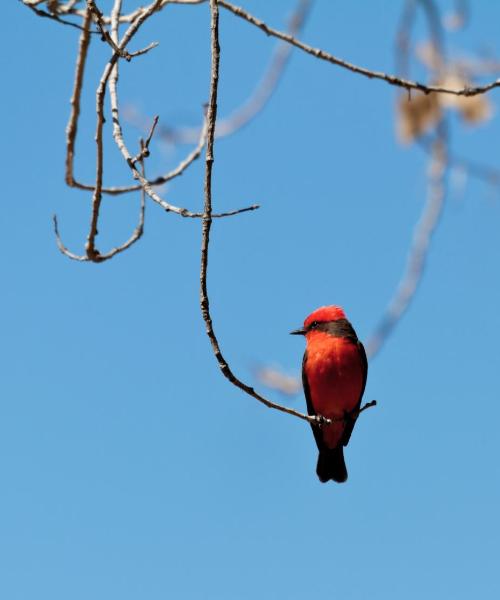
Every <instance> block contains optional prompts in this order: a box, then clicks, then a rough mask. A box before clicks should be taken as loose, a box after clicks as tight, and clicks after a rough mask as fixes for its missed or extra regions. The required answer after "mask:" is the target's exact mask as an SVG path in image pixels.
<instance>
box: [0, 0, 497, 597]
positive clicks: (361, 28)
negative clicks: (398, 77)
mask: <svg viewBox="0 0 500 600" xmlns="http://www.w3.org/2000/svg"><path fill="white" fill-rule="evenodd" d="M109 4H110V3H109V2H108V3H105V2H102V3H101V5H102V7H103V8H106V7H107V6H109ZM243 4H244V5H245V6H246V7H247V8H248V9H251V10H252V11H253V12H254V13H255V14H256V15H257V16H261V17H263V18H265V19H268V20H269V22H270V23H271V24H275V25H276V26H277V27H280V28H283V27H284V26H285V22H286V16H287V15H289V14H290V11H291V9H292V7H293V5H294V3H293V2H292V1H291V0H286V1H285V0H283V1H280V2H277V1H276V2H266V1H265V0H245V2H243ZM471 4H472V3H471ZM128 5H129V6H133V5H134V3H130V2H129V3H128ZM439 5H440V7H441V9H442V10H443V11H444V10H446V9H447V8H449V6H450V5H451V3H449V2H439ZM400 9H401V2H384V1H382V0H377V1H370V2H367V1H365V2H340V1H336V0H335V1H327V0H319V1H318V2H316V3H315V5H314V8H313V10H312V13H311V16H310V19H309V21H308V23H307V26H306V28H305V31H304V32H303V33H302V37H303V39H305V40H306V41H308V42H310V43H312V44H313V45H317V46H321V47H324V48H326V49H328V50H330V51H332V52H333V53H335V54H337V55H339V56H341V57H344V58H346V59H348V60H352V61H353V62H356V63H359V64H362V65H366V66H368V67H371V68H374V69H381V70H386V71H392V70H393V41H394V32H395V28H396V24H397V21H398V16H399V11H400ZM2 12H3V23H4V25H3V32H2V36H0V50H1V51H0V62H1V69H2V74H3V93H2V97H1V104H2V115H3V117H4V118H3V123H2V139H3V143H2V145H1V153H2V161H1V162H2V165H3V185H2V197H3V209H2V216H1V219H2V227H1V231H2V235H1V236H0V256H1V258H0V277H1V281H2V294H1V299H0V303H1V311H0V327H1V337H0V361H1V362H0V364H1V365H2V375H1V378H0V382H1V383H0V389H1V401H0V486H1V488H0V596H1V597H2V598H5V599H6V600H7V599H8V600H33V599H37V600H45V599H47V600H49V599H50V600H68V599H71V600H88V599H89V598H92V600H110V599H114V598H119V599H120V600H132V599H134V600H135V599H137V598H141V599H142V598H144V599H146V598H147V599H148V600H159V599H164V598H176V599H179V600H188V599H189V600H190V599H214V600H215V599H216V600H226V599H227V600H233V599H241V600H246V599H248V600H250V599H252V600H253V599H255V598H260V599H262V600H268V599H282V598H286V599H287V600H295V599H302V598H315V597H317V598H320V597H321V598H331V599H336V598H339V599H343V600H344V599H345V600H347V599H352V600H361V599H365V598H370V599H380V600H382V599H383V600H392V599H394V600H399V599H401V598H404V599H405V600H411V599H421V598H427V599H429V600H434V599H436V600H437V599H442V598H454V599H455V600H460V599H470V598H472V597H477V598H482V599H484V600H488V599H493V598H498V597H500V584H499V578H498V561H499V544H500V525H499V518H498V507H499V506H500V468H499V462H498V457H499V453H500V443H499V438H498V433H497V432H498V423H499V420H500V403H499V400H500V397H499V396H500V394H499V388H500V385H499V383H498V371H499V359H500V351H499V348H498V342H497V340H498V334H499V331H500V316H499V315H500V311H499V306H500V286H499V268H500V242H499V239H500V238H499V227H500V204H499V198H498V193H497V192H496V191H494V190H493V191H492V189H491V188H490V187H488V186H486V185H485V184H484V183H481V182H477V181H474V180H468V181H467V185H466V188H465V190H464V191H463V193H462V194H461V195H457V194H454V193H453V189H452V190H451V193H450V194H449V195H448V197H447V206H446V209H445V213H444V218H443V220H442V223H441V225H440V227H439V230H438V232H437V235H436V238H435V240H434V244H433V247H432V250H431V253H430V262H429V267H428V269H427V272H426V273H425V277H424V280H423V282H422V286H421V288H420V290H419V292H418V295H417V297H416V299H415V302H414V304H413V305H412V307H411V309H410V311H409V312H408V314H407V316H406V317H405V318H404V320H403V322H402V323H401V324H400V326H399V327H398V328H397V330H396V331H395V333H394V335H393V336H392V337H391V339H390V340H389V342H388V344H387V345H386V346H385V347H384V349H383V351H382V352H381V353H380V354H379V355H378V356H377V358H376V359H374V360H373V362H372V364H371V365H370V372H369V377H368V386H367V392H366V399H368V400H369V399H372V398H376V399H377V400H378V401H379V406H378V408H376V409H372V410H370V411H369V412H367V413H366V414H365V415H363V417H362V418H361V419H360V420H359V422H358V424H357V427H356V430H355V432H354V434H353V437H352V440H351V444H350V445H349V447H348V449H347V452H346V456H347V462H348V468H349V474H350V478H349V481H348V482H347V483H346V484H345V485H342V486H339V485H334V484H329V485H321V484H320V483H319V482H318V480H317V478H316V475H315V472H314V469H315V461H316V449H315V444H314V441H313V438H312V434H311V431H310V429H309V427H308V426H307V425H305V424H304V423H303V422H301V421H299V420H297V419H294V418H292V417H288V416H286V415H282V414H279V413H276V412H273V411H270V410H268V409H266V408H264V407H262V406H261V405H259V404H258V403H257V402H256V401H254V400H253V399H251V398H249V397H246V396H245V395H243V394H242V393H241V392H240V391H238V390H237V389H236V388H234V387H232V386H230V385H229V384H228V383H227V382H226V381H225V380H224V379H223V378H222V376H221V375H220V373H219V372H218V369H217V366H216V363H215V360H214V358H213V356H212V355H211V351H210V348H209V344H208V341H207V339H206V338H205V336H204V326H203V323H202V320H201V316H200V312H199V307H198V278H199V275H198V269H199V247H200V223H199V222H197V221H192V220H183V219H181V218H179V217H177V216H175V215H167V214H165V213H163V212H162V211H161V210H160V209H159V208H158V207H157V206H154V205H151V204H150V205H148V211H147V222H146V233H145V236H144V239H143V240H142V241H141V242H140V243H139V244H138V245H137V246H135V247H134V248H133V249H132V250H130V251H129V252H127V253H126V254H123V255H121V256H119V257H117V258H115V259H114V260H112V261H111V262H109V263H106V264H102V265H92V264H79V263H75V262H71V261H69V260H67V259H66V258H64V257H63V256H62V255H61V254H60V253H59V252H58V250H57V248H56V245H55V242H54V236H53V232H52V225H51V215H52V214H53V213H54V212H57V214H58V215H59V218H60V226H61V232H62V235H63V237H64V240H65V242H66V243H67V245H68V246H69V247H70V248H71V249H72V250H74V251H80V252H81V251H82V249H83V245H84V240H85V235H86V230H87V226H88V220H89V202H90V199H89V196H88V194H85V193H81V192H77V191H71V190H68V189H66V187H65V185H64V182H63V173H64V128H65V124H66V120H67V116H68V111H69V96H70V91H71V86H72V80H73V69H74V65H73V61H74V51H75V48H76V44H77V38H78V32H77V31H76V30H73V29H71V28H66V27H62V26H59V25H57V24H55V23H52V22H50V21H48V20H45V19H44V20H42V19H38V18H36V17H35V16H34V15H33V14H31V13H30V12H29V11H28V10H27V9H25V8H24V7H23V6H22V5H21V4H20V3H18V2H6V3H5V6H4V7H3V8H2ZM208 22H209V14H208V7H207V6H201V7H192V8H189V7H184V8H183V7H169V8H168V9H167V10H165V11H164V12H163V14H162V15H161V16H158V17H157V18H156V19H153V20H151V21H150V22H149V24H148V25H147V26H146V27H144V29H143V31H142V33H141V35H140V36H138V38H137V40H136V41H135V42H134V44H133V45H132V46H133V48H134V49H135V48H138V47H141V46H142V45H144V44H145V43H148V42H150V41H152V40H159V41H160V42H161V44H160V46H159V47H158V49H157V50H155V51H154V52H151V53H150V54H148V55H147V56H143V57H141V58H140V59H137V60H136V61H133V63H132V64H130V65H123V67H122V77H121V93H122V99H123V102H126V103H128V104H131V105H134V106H136V107H137V108H138V109H140V110H141V111H142V112H143V113H144V114H145V115H148V116H152V115H154V114H156V113H159V114H160V116H161V119H162V122H163V123H171V124H175V125H182V124H188V125H195V124H197V123H198V122H199V114H200V106H201V104H202V103H203V102H205V101H206V99H207V90H208V65H209V56H208V53H207V50H208ZM499 23H500V5H497V3H494V2H486V1H482V2H474V3H473V6H472V8H471V22H470V24H469V26H468V28H467V29H466V30H465V31H463V32H459V33H455V34H452V35H450V37H449V38H448V40H447V45H448V50H449V51H450V52H451V53H453V52H455V53H457V52H474V51H481V50H484V49H487V48H490V49H491V50H492V51H493V52H495V53H496V55H497V56H498V55H499V54H500V41H499V40H500V37H499V36H500V29H499ZM424 25H425V23H424V21H423V19H422V18H421V17H420V18H419V22H418V27H417V30H416V34H415V37H416V39H420V40H422V39H424V38H425V27H424ZM221 47H222V62H221V89H220V114H221V115H225V114H228V113H229V112H230V111H231V110H233V109H234V108H235V107H236V106H238V105H239V104H240V103H241V102H242V101H243V100H244V99H245V98H246V97H247V96H248V94H249V93H250V91H251V90H252V89H253V87H254V85H255V83H256V81H258V79H259V77H260V76H261V74H262V73H263V70H264V68H265V66H266V64H267V61H268V59H269V56H270V53H271V51H272V48H273V47H274V42H273V40H270V39H268V38H266V36H264V35H263V34H262V33H261V32H259V31H257V30H256V29H254V28H252V27H250V26H249V25H248V24H246V23H244V22H243V21H240V20H238V19H236V18H235V17H233V16H231V15H229V14H227V13H225V12H224V11H222V14H221ZM93 49H94V51H93V54H92V59H91V63H90V67H91V69H93V70H92V74H90V73H91V71H90V70H89V78H88V79H87V81H86V87H85V101H86V104H85V109H84V115H83V117H82V121H81V125H80V137H79V141H78V148H77V169H76V170H77V176H78V177H80V178H81V179H84V180H87V181H89V180H90V181H91V180H92V177H93V173H94V144H93V141H92V138H93V133H94V122H95V115H94V100H93V90H95V87H96V77H97V73H100V72H101V70H102V68H103V65H104V61H105V60H106V57H107V56H109V50H108V49H107V48H106V47H104V45H102V44H101V43H100V42H99V41H98V40H95V41H94V44H93ZM498 97H499V96H498V92H493V93H492V94H491V98H492V100H494V101H495V103H497V101H498ZM395 98H396V92H395V90H394V88H391V87H390V86H388V85H386V84H384V83H382V82H377V81H370V80H367V79H364V78H361V77H359V76H356V75H353V74H350V73H347V72H345V71H343V70H341V69H338V68H336V67H333V66H331V65H328V64H325V63H322V62H319V61H316V60H315V59H313V58H311V57H309V56H305V55H303V54H300V53H299V52H297V53H295V54H294V56H293V58H292V61H291V64H290V66H289V69H288V70H287V72H286V75H285V77H284V79H283V81H282V83H281V85H280V87H279V89H278V90H277V92H276V94H275V96H274V98H273V99H272V101H271V102H270V104H269V105H268V107H267V108H266V109H265V111H264V112H263V113H262V114H261V115H260V117H259V118H258V119H257V120H255V121H254V122H253V123H252V124H251V125H249V126H248V127H246V128H245V129H244V130H242V131H241V132H240V133H239V134H238V135H235V136H234V137H231V138H228V139H224V140H221V141H220V142H218V143H217V146H216V164H215V179H214V186H215V189H214V199H215V204H216V206H217V209H220V210H222V209H229V208H233V207H238V206H242V205H245V204H248V203H253V202H258V203H260V204H261V205H262V208H261V210H260V211H258V212H255V213H249V214H244V215H241V216H238V217H235V218H233V219H227V220H224V221H221V222H217V223H215V224H214V230H213V238H212V247H211V262H210V273H209V288H210V292H211V298H212V306H213V317H214V324H215V327H216V330H217V332H218V334H219V335H220V340H221V344H222V348H223V350H224V351H225V353H226V354H227V358H228V359H229V360H230V362H231V364H232V365H233V367H234V370H235V371H236V373H237V374H239V375H241V376H242V377H243V378H244V379H245V380H247V381H252V376H253V375H252V369H253V367H254V365H255V364H256V363H264V364H277V365H280V366H281V368H283V369H284V370H285V371H287V372H289V373H297V374H298V373H299V369H300V362H301V358H302V352H303V340H302V339H297V338H291V337H290V336H289V335H288V332H289V331H290V330H291V329H293V328H295V327H297V326H299V325H300V324H301V322H302V320H303V318H304V317H305V316H306V315H307V314H308V313H309V312H310V311H311V310H312V309H314V308H316V307H317V306H320V305H323V304H332V303H338V304H341V305H343V306H344V307H345V309H346V311H347V313H348V316H349V318H350V319H351V320H352V322H353V323H354V325H355V327H356V329H357V331H358V334H359V335H360V337H362V338H366V337H368V335H369V334H370V332H371V331H372V330H373V328H374V326H375V325H376V323H377V321H378V318H379V317H380V315H381V313H382V311H383V309H384V307H385V305H386V303H387V302H388V300H389V299H390V297H391V294H392V292H393V290H394V288H395V286H396V284H397V282H398V279H399V277H400V274H401V272H402V269H403V267H404V263H405V258H406V255H407V250H408V247H409V243H410V240H411V235H412V228H413V226H414V223H415V221H416V219H417V218H418V215H419V212H420V210H421V208H422V205H423V202H424V200H425V170H426V157H425V156H424V155H422V153H421V152H420V151H419V150H418V149H417V148H407V149H405V148H402V147H401V146H399V145H398V143H397V142H396V140H395V136H394V125H393V111H394V103H395ZM452 134H453V145H454V146H453V147H454V148H455V150H456V151H457V152H460V153H461V154H465V155H468V156H470V157H471V158H475V159H478V160H480V161H483V162H484V163H486V164H491V165H500V147H499V144H498V139H499V134H500V121H499V117H498V115H497V116H495V118H494V119H493V120H492V121H491V122H490V123H488V124H487V125H484V126H482V127H481V128H478V129H474V130H470V129H465V128H464V127H463V126H462V125H461V124H460V123H459V122H458V120H457V119H456V118H455V117H452ZM138 135H139V132H138V131H137V130H134V129H132V128H129V129H128V132H127V139H128V140H129V142H130V143H131V144H133V143H135V141H136V139H137V137H138ZM108 148H109V159H108V161H107V163H106V181H107V182H109V183H121V182H125V181H127V175H128V174H127V169H126V168H125V167H123V166H122V165H121V163H120V158H119V156H118V154H117V152H116V150H115V149H114V147H113V145H112V144H109V145H108ZM152 149H153V156H152V158H151V159H150V162H149V165H148V166H149V169H150V173H153V172H154V173H157V172H160V171H163V170H165V168H166V167H167V168H168V167H169V166H173V165H175V164H176V161H177V160H178V159H179V157H180V156H182V154H183V153H184V152H185V151H186V150H187V148H181V149H180V150H179V151H173V150H172V149H171V148H170V149H169V148H167V147H165V146H162V145H160V144H157V143H156V144H153V148H152ZM202 174H203V165H202V163H201V162H200V163H199V164H197V165H195V166H194V167H193V168H192V169H191V170H190V171H189V172H188V173H186V174H185V175H184V176H183V177H182V178H181V179H180V180H178V181H177V182H175V183H173V184H172V185H171V186H170V187H169V189H168V192H169V196H168V197H169V199H170V200H171V201H172V202H173V203H174V204H180V205H184V206H189V207H190V208H192V209H196V208H198V209H199V208H200V207H201V206H202ZM137 206H138V198H137V197H127V198H125V197H119V198H105V201H104V208H103V222H102V224H101V228H100V229H101V232H102V234H101V235H100V236H99V247H101V248H102V249H103V250H105V249H106V248H110V247H112V246H113V245H115V244H117V243H119V242H121V241H123V240H124V239H125V238H126V237H127V236H128V235H129V234H130V232H131V230H132V229H133V227H134V226H135V220H136V218H137ZM270 395H271V396H272V397H273V398H274V399H275V400H278V401H283V400H284V401H286V402H287V403H289V404H291V405H293V406H294V407H296V408H297V409H303V408H304V402H303V399H302V395H300V396H298V397H296V398H291V399H283V398H280V396H279V395H277V394H274V395H273V394H271V393H270Z"/></svg>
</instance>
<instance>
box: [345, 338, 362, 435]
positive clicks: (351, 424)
mask: <svg viewBox="0 0 500 600" xmlns="http://www.w3.org/2000/svg"><path fill="white" fill-rule="evenodd" d="M356 343H357V346H358V352H359V357H360V358H361V362H362V364H363V386H362V388H361V393H360V394H359V400H358V403H357V404H356V408H355V409H354V411H357V410H359V408H360V406H361V399H362V398H363V394H364V393H365V387H366V378H367V376H368V359H367V358H366V352H365V347H364V346H363V344H362V343H361V342H360V341H359V340H357V342H356ZM357 418H358V416H357V415H356V416H355V417H353V418H351V419H348V420H347V423H346V426H345V429H344V435H343V436H342V444H343V445H344V446H347V444H348V443H349V439H350V438H351V433H352V430H353V428H354V424H355V423H356V419H357Z"/></svg>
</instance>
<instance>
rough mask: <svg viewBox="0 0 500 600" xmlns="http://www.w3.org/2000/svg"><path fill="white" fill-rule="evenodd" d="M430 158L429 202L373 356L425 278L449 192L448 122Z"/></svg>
mask: <svg viewBox="0 0 500 600" xmlns="http://www.w3.org/2000/svg"><path fill="white" fill-rule="evenodd" d="M430 160H431V162H430V170H429V184H428V193H427V202H426V204H425V206H424V209H423V212H422V215H421V217H420V220H419V221H418V223H417V224H416V226H415V230H414V234H413V243H412V246H411V249H410V254H409V257H408V260H407V263H406V267H405V270H404V272H403V275H402V277H401V280H400V282H399V285H398V287H397V289H396V292H395V294H394V296H393V298H392V300H391V301H390V302H389V305H388V307H387V309H386V310H385V313H384V315H383V316H382V318H381V320H380V322H379V324H378V326H377V327H376V329H375V331H374V333H373V334H372V336H371V337H370V338H369V340H368V342H367V343H366V353H367V355H368V356H369V357H373V356H375V354H377V352H378V351H379V350H380V348H381V346H382V344H383V343H384V342H385V340H386V339H387V338H388V336H389V335H390V334H391V333H392V331H393V329H394V327H395V326H396V325H397V323H398V322H399V320H400V319H401V317H402V316H403V314H404V313H405V312H406V311H407V310H408V307H409V305H410V303H411V301H412V300H413V298H414V297H415V293H416V291H417V289H418V286H419V284H420V282H421V280H422V276H423V273H424V270H425V265H426V262H427V256H428V253H429V249H430V244H431V241H432V237H433V235H434V233H435V231H436V228H437V226H438V224H439V220H440V218H441V215H442V214H443V207H444V200H445V194H446V187H445V176H446V167H447V135H446V131H445V124H444V122H442V123H441V124H440V127H439V128H438V137H437V138H436V140H435V142H434V145H433V149H432V154H431V159H430Z"/></svg>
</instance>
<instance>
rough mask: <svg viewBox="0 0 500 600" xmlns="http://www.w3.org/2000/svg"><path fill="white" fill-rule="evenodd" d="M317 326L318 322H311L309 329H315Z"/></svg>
mask: <svg viewBox="0 0 500 600" xmlns="http://www.w3.org/2000/svg"><path fill="white" fill-rule="evenodd" d="M318 325H319V323H318V321H313V322H312V323H311V329H315V328H316V327H317V326H318Z"/></svg>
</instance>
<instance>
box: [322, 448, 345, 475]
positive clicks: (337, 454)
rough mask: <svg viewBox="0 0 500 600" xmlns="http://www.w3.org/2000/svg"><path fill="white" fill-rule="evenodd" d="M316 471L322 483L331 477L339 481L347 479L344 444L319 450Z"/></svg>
mask: <svg viewBox="0 0 500 600" xmlns="http://www.w3.org/2000/svg"><path fill="white" fill-rule="evenodd" d="M316 473H317V474H318V477H319V480H320V481H321V482H322V483H326V482H327V481H330V479H332V480H333V481H336V482H337V483H343V482H344V481H346V479H347V469H346V466H345V462H344V448H343V446H342V445H340V446H337V447H336V448H331V449H330V448H323V449H322V450H320V451H319V456H318V466H317V467H316Z"/></svg>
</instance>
